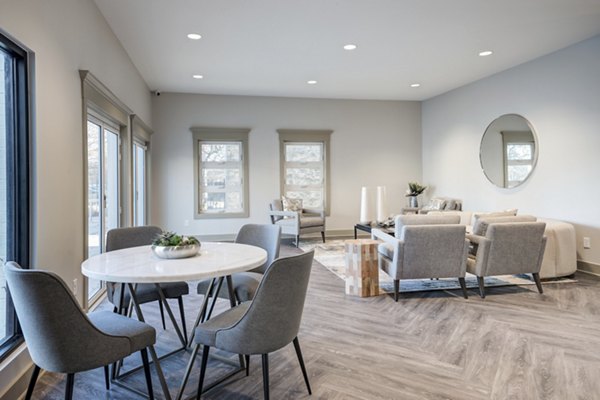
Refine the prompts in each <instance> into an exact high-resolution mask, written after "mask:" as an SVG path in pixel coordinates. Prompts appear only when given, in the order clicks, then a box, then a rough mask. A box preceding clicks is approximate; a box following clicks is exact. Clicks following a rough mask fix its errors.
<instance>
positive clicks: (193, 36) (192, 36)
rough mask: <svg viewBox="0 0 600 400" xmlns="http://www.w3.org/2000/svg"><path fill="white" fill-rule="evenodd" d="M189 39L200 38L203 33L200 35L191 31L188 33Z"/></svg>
mask: <svg viewBox="0 0 600 400" xmlns="http://www.w3.org/2000/svg"><path fill="white" fill-rule="evenodd" d="M187 37H188V39H192V40H200V39H202V35H199V34H197V33H189V34H188V35H187Z"/></svg>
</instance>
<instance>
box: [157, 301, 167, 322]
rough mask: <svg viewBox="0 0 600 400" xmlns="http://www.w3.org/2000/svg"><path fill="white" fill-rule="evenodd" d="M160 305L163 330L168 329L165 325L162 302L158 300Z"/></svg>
mask: <svg viewBox="0 0 600 400" xmlns="http://www.w3.org/2000/svg"><path fill="white" fill-rule="evenodd" d="M158 305H159V307H160V319H161V321H162V326H163V329H167V326H166V325H165V310H164V309H163V305H162V301H160V300H158Z"/></svg>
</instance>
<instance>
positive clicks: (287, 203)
mask: <svg viewBox="0 0 600 400" xmlns="http://www.w3.org/2000/svg"><path fill="white" fill-rule="evenodd" d="M281 203H282V204H283V211H295V212H302V199H290V198H289V197H285V196H281Z"/></svg>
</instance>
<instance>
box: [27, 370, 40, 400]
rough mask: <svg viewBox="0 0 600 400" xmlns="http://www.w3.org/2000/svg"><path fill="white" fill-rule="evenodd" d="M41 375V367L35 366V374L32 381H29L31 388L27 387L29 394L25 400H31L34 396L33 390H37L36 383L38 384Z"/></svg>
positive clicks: (32, 374) (32, 375)
mask: <svg viewBox="0 0 600 400" xmlns="http://www.w3.org/2000/svg"><path fill="white" fill-rule="evenodd" d="M39 375H40V367H38V366H37V365H35V364H33V372H32V373H31V379H30V380H29V386H28V387H27V394H25V400H31V396H32V395H33V389H34V388H35V383H36V382H37V378H38V376H39Z"/></svg>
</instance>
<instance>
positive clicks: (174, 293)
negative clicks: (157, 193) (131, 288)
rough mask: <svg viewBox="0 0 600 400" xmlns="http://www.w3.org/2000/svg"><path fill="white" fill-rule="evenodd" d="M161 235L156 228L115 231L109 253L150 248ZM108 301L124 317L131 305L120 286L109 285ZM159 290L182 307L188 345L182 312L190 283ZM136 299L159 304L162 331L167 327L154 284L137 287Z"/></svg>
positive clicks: (164, 285) (110, 234) (110, 237)
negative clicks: (126, 308)
mask: <svg viewBox="0 0 600 400" xmlns="http://www.w3.org/2000/svg"><path fill="white" fill-rule="evenodd" d="M161 233H162V229H161V228H159V227H157V226H135V227H130V228H116V229H111V230H109V231H108V233H107V235H106V251H114V250H121V249H126V248H129V247H137V246H147V245H149V244H152V241H153V240H154V239H155V238H156V237H157V236H158V235H160V234H161ZM106 286H107V293H106V294H107V297H108V301H110V302H111V303H112V304H113V305H114V306H115V311H118V312H119V313H123V312H124V310H123V308H124V307H127V305H128V304H129V300H130V297H129V292H128V291H125V294H124V296H123V303H122V304H120V299H121V285H119V284H115V283H112V282H107V285H106ZM160 287H161V289H162V291H163V294H164V295H165V298H167V299H177V302H178V303H179V315H180V316H181V326H182V331H183V336H184V338H185V340H186V342H187V329H186V324H185V312H184V308H183V296H184V295H186V294H188V293H189V291H190V289H189V286H188V284H187V282H168V283H161V284H160ZM135 293H136V297H137V299H138V302H139V303H140V304H145V303H150V302H153V301H158V305H159V307H160V317H161V320H162V325H163V329H165V328H166V326H165V314H164V310H163V305H162V302H161V301H160V295H159V293H158V291H157V290H156V286H155V285H154V284H153V283H141V284H138V285H137V287H136V289H135Z"/></svg>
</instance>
